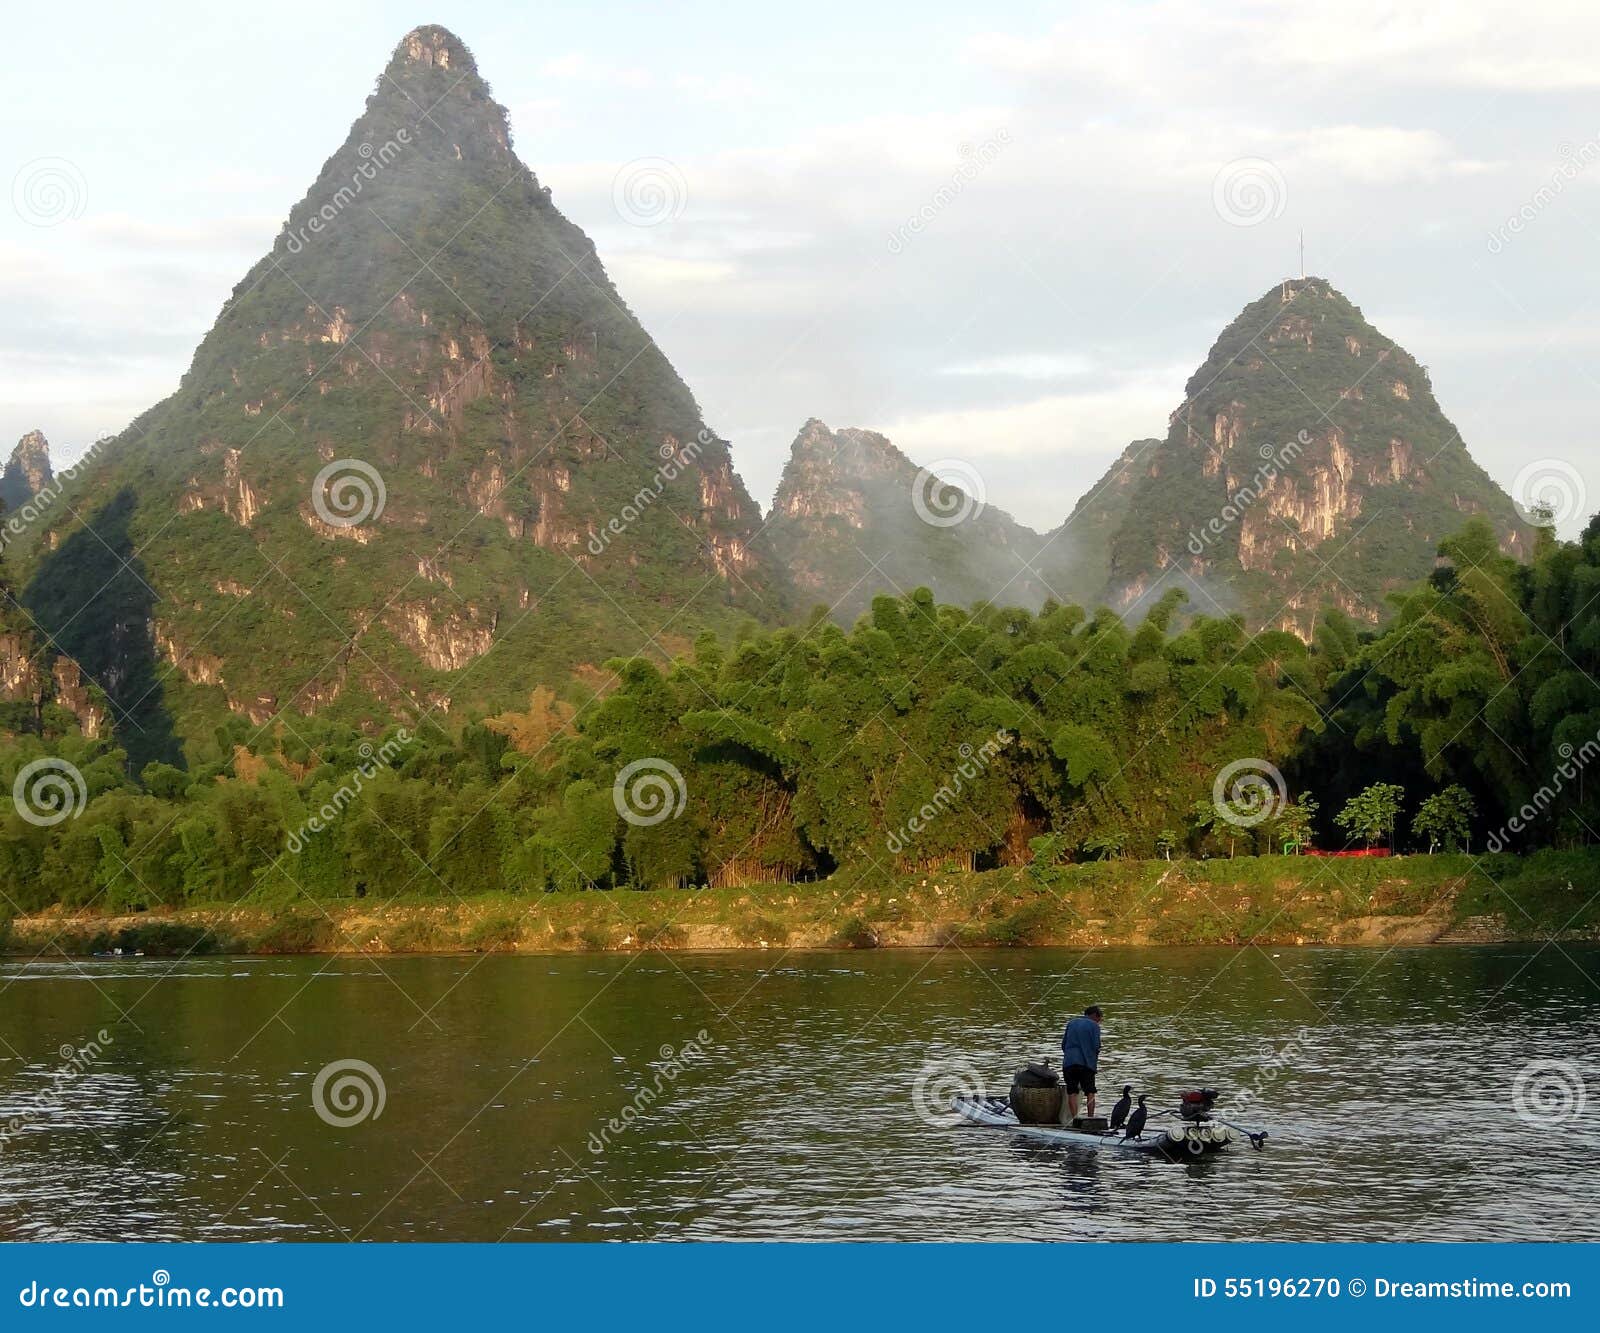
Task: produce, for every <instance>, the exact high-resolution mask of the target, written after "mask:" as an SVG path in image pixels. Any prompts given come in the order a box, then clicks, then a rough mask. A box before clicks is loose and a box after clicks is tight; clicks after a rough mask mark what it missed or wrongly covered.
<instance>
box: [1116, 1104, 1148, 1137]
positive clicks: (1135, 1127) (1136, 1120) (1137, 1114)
mask: <svg viewBox="0 0 1600 1333" xmlns="http://www.w3.org/2000/svg"><path fill="white" fill-rule="evenodd" d="M1149 1118H1150V1112H1149V1111H1147V1110H1146V1109H1145V1105H1144V1098H1143V1097H1141V1098H1139V1105H1138V1106H1136V1107H1135V1108H1134V1111H1133V1114H1132V1115H1131V1116H1129V1117H1128V1132H1127V1133H1126V1134H1124V1135H1123V1136H1122V1137H1123V1138H1125V1139H1136V1138H1139V1137H1140V1136H1141V1135H1142V1134H1143V1133H1144V1122H1145V1121H1146V1120H1148V1119H1149Z"/></svg>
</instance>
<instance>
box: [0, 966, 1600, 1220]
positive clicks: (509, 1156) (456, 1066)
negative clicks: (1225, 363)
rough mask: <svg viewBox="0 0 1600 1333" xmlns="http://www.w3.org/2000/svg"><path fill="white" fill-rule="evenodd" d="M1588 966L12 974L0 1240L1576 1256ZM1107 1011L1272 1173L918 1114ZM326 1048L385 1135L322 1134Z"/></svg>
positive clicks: (1584, 1172) (1594, 1132)
mask: <svg viewBox="0 0 1600 1333" xmlns="http://www.w3.org/2000/svg"><path fill="white" fill-rule="evenodd" d="M1597 976H1600V950H1596V949H1595V948H1593V947H1576V946H1570V945H1567V946H1561V947H1556V946H1547V947H1545V948H1544V949H1543V950H1541V949H1540V948H1539V947H1538V946H1534V945H1528V946H1507V947H1503V948H1460V949H1452V948H1435V949H1427V950H1399V951H1394V952H1390V953H1380V952H1377V951H1369V950H1338V949H1302V950H1282V951H1278V952H1273V951H1270V950H1268V951H1261V950H1220V949H1218V950H1212V949H1193V950H1156V949H1151V950H1104V951H1097V952H1094V953H1090V954H1087V955H1085V954H1083V953H1081V952H1076V951H1066V950H1018V951H1014V952H986V953H982V954H972V955H966V954H963V953H961V952H960V951H957V950H951V951H947V952H944V953H940V954H933V953H920V952H897V953H881V954H878V953H864V952H854V953H839V954H817V953H808V954H791V955H788V956H786V957H779V956H777V955H776V954H717V955H673V956H670V957H669V956H666V955H663V954H658V953H656V954H645V955H640V956H633V957H617V956H564V957H549V958H545V957H510V956H476V957H442V958H409V957H386V958H383V959H381V960H369V959H363V958H335V959H327V958H288V959H285V958H270V959H263V958H253V959H220V960H219V959H206V960H184V961H181V962H176V963H174V962H173V961H171V960H160V959H147V960H137V961H133V960H130V961H106V962H82V963H74V964H68V963H53V964H43V963H39V964H28V965H23V964H14V965H10V966H6V967H3V968H0V1236H4V1237H7V1238H11V1239H82V1240H112V1239H138V1240H158V1239H190V1240H193V1239H201V1240H204V1239H216V1240H249V1239H267V1238H275V1239H290V1240H295V1239H298V1240H338V1239H342V1238H361V1239H372V1240H407V1239H416V1240H501V1239H505V1240H603V1239H756V1238H775V1239H785V1240H793V1239H807V1238H814V1239H827V1240H834V1239H906V1240H910V1239H958V1238H960V1239H987V1240H1074V1239H1134V1240H1166V1239H1179V1238H1185V1237H1196V1238H1215V1239H1278V1240H1293V1239H1305V1240H1312V1239H1317V1240H1323V1239H1326V1240H1360V1239H1366V1238H1384V1239H1419V1240H1420V1239H1465V1240H1479V1239H1530V1240H1540V1239H1587V1240H1595V1239H1600V1206H1597V1205H1600V1179H1597V1175H1596V1170H1595V1167H1596V1156H1597V1154H1600V1127H1597V1122H1596V1112H1600V1084H1597V1083H1596V1079H1597V1077H1600V1070H1597V1063H1596V1054H1597V1051H1600V983H1597V981H1596V980H1595V978H1596V977H1597ZM1091 1000H1095V1001H1099V1002H1100V1003H1101V1004H1103V1005H1104V1006H1105V1007H1106V1016H1107V1022H1106V1028H1105V1041H1106V1049H1105V1052H1104V1055H1103V1057H1102V1074H1101V1077H1102V1082H1103V1084H1104V1085H1107V1086H1110V1085H1112V1084H1120V1083H1122V1082H1123V1081H1131V1082H1134V1083H1136V1084H1138V1085H1139V1086H1140V1087H1141V1088H1145V1089H1148V1090H1149V1091H1150V1092H1151V1094H1152V1105H1157V1106H1159V1105H1162V1104H1163V1103H1164V1101H1166V1100H1168V1099H1170V1098H1171V1096H1172V1094H1174V1093H1175V1092H1176V1091H1178V1090H1179V1089H1180V1088H1181V1087H1183V1086H1187V1085H1190V1084H1194V1083H1197V1082H1199V1081H1201V1080H1204V1081H1205V1082H1207V1083H1209V1084H1212V1085H1214V1086H1218V1087H1220V1088H1223V1089H1224V1090H1226V1091H1225V1099H1224V1100H1225V1102H1231V1103H1232V1104H1233V1106H1234V1108H1235V1110H1236V1113H1237V1114H1238V1115H1239V1118H1240V1119H1241V1120H1244V1121H1247V1122H1251V1123H1257V1124H1263V1125H1265V1126H1267V1127H1268V1128H1269V1129H1270V1131H1271V1135H1272V1137H1271V1141H1270V1144H1269V1146H1268V1148H1267V1150H1266V1151H1265V1152H1261V1153H1256V1152H1252V1151H1250V1150H1248V1148H1245V1149H1242V1150H1241V1149H1240V1148H1238V1147H1235V1148H1232V1149H1230V1150H1229V1151H1228V1152H1227V1153H1225V1154H1223V1155H1222V1156H1221V1157H1220V1158H1218V1159H1214V1160H1207V1161H1206V1162H1204V1163H1201V1164H1196V1165H1188V1164H1169V1163H1165V1162H1152V1161H1136V1160H1118V1159H1114V1158H1111V1157H1102V1156H1100V1155H1098V1154H1094V1153H1087V1152H1083V1151H1081V1150H1075V1149H1065V1148H1057V1147H1052V1146H1045V1145H1039V1144H1029V1143H1025V1142H1021V1141H1018V1140H1015V1139H1013V1138H1012V1137H1010V1136H1008V1135H1006V1134H1004V1133H1002V1132H1000V1131H994V1130H983V1129H978V1128H974V1127H949V1126H948V1125H946V1124H945V1122H944V1118H943V1117H941V1116H938V1115H937V1114H933V1113H930V1112H927V1111H926V1110H925V1109H924V1108H925V1104H926V1103H927V1102H928V1101H929V1100H931V1099H933V1098H935V1097H936V1096H937V1095H938V1094H939V1093H942V1092H943V1091H945V1090H946V1089H947V1087H948V1086H950V1085H951V1084H952V1082H953V1083H958V1084H962V1083H964V1084H970V1083H971V1082H973V1081H974V1080H982V1081H984V1082H986V1083H987V1085H988V1090H989V1091H995V1092H1003V1091H1004V1090H1005V1086H1006V1085H1007V1084H1008V1083H1009V1073H1010V1070H1011V1069H1012V1068H1013V1067H1014V1066H1015V1065H1016V1063H1017V1062H1018V1061H1019V1060H1020V1059H1021V1058H1022V1057H1025V1056H1028V1055H1037V1054H1045V1053H1048V1052H1050V1051H1051V1050H1052V1049H1053V1048H1054V1047H1055V1046H1056V1042H1057V1040H1058V1034H1059V1030H1060V1026H1061V1023H1062V1021H1063V1019H1064V1017H1065V1016H1066V1015H1067V1014H1068V1013H1069V1012H1073V1011H1075V1010H1077V1009H1081V1008H1082V1006H1083V1005H1084V1004H1085V1003H1087V1002H1089V1001H1091ZM102 1029H103V1030H104V1033H105V1036H106V1037H108V1038H109V1039H110V1040H109V1041H102V1040H101V1038H100V1037H99V1035H98V1034H99V1033H100V1032H101V1031H102ZM702 1031H703V1032H704V1034H705V1036H704V1037H703V1038H697V1034H699V1033H700V1032H702ZM91 1042H98V1043H99V1044H100V1045H101V1047H102V1049H101V1050H100V1052H99V1053H98V1054H97V1053H96V1052H95V1051H94V1050H93V1048H92V1047H91V1046H89V1045H88V1043H91ZM690 1043H696V1044H700V1045H703V1046H704V1052H703V1053H701V1054H697V1053H696V1052H695V1051H694V1050H693V1049H692V1047H690V1048H689V1049H687V1053H684V1052H685V1051H686V1047H689V1044H690ZM664 1048H670V1049H669V1050H666V1051H665V1053H664ZM63 1050H65V1051H66V1052H67V1054H68V1055H70V1056H71V1059H70V1060H69V1059H66V1058H64V1057H63ZM80 1053H82V1054H80ZM1057 1054H1059V1052H1057ZM339 1060H360V1061H364V1062H366V1063H367V1064H368V1065H370V1066H371V1067H372V1068H373V1069H374V1070H376V1071H377V1074H378V1077H379V1078H381V1080H382V1084H383V1096H384V1102H383V1106H382V1110H381V1113H380V1114H378V1115H376V1116H369V1118H367V1119H365V1120H362V1121H360V1122H359V1123H355V1124H350V1125H344V1126H335V1125H330V1124H328V1123H325V1121H324V1120H323V1119H322V1118H321V1117H319V1115H318V1113H317V1109H316V1107H315V1105H314V1099H313V1084H314V1081H315V1079H316V1076H317V1074H318V1072H319V1071H320V1070H322V1069H324V1068H325V1067H326V1066H327V1065H328V1064H330V1063H331V1062H334V1061H339ZM1523 1071H1527V1074H1526V1076H1525V1077H1524V1081H1523V1084H1522V1089H1521V1090H1522V1093H1523V1095H1522V1096H1521V1097H1520V1098H1519V1097H1517V1096H1515V1095H1514V1093H1515V1091H1516V1084H1517V1080H1518V1076H1519V1074H1521V1073H1523ZM356 1077H358V1078H362V1077H365V1076H364V1075H362V1074H360V1072H359V1071H357V1074H356ZM1585 1077H1587V1080H1588V1083H1589V1085H1590V1086H1589V1090H1588V1092H1587V1095H1585V1092H1584V1090H1583V1088H1582V1087H1581V1086H1580V1082H1579V1081H1580V1080H1582V1079H1584V1078H1585ZM1244 1090H1249V1091H1250V1092H1251V1093H1252V1094H1253V1097H1254V1100H1253V1103H1252V1104H1250V1105H1249V1106H1248V1109H1247V1110H1243V1111H1240V1110H1238V1107H1239V1103H1240V1100H1241V1092H1242V1091H1244ZM347 1091H349V1092H353V1091H354V1089H353V1088H351V1089H347ZM1563 1099H1564V1100H1563ZM1108 1100H1109V1099H1108ZM1580 1101H1582V1102H1584V1103H1585V1104H1586V1109H1580V1105H1579V1104H1580ZM1519 1103H1520V1104H1521V1105H1522V1108H1523V1110H1524V1115H1522V1116H1519V1115H1518V1113H1517V1110H1518V1104H1519ZM347 1104H348V1106H349V1107H350V1109H351V1112H352V1114H359V1112H360V1110H361V1106H360V1104H359V1103H358V1102H356V1101H351V1102H349V1103H347ZM625 1108H626V1109H625ZM331 1109H333V1110H334V1111H335V1112H336V1111H337V1106H336V1107H334V1108H331ZM612 1120H616V1121H617V1123H618V1125H619V1129H618V1131H617V1132H614V1133H613V1132H609V1131H606V1132H605V1133H604V1134H603V1135H600V1136H597V1135H598V1134H599V1132H600V1131H604V1130H605V1126H606V1124H607V1122H608V1121H612ZM595 1149H599V1151H595Z"/></svg>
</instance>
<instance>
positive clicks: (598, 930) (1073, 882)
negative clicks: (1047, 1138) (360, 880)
mask: <svg viewBox="0 0 1600 1333" xmlns="http://www.w3.org/2000/svg"><path fill="white" fill-rule="evenodd" d="M1585 886H1587V887H1585ZM1596 887H1600V850H1593V849H1591V850H1586V851H1578V852H1544V853H1539V854H1537V855H1535V856H1533V857H1529V858H1521V857H1513V856H1493V857H1482V858H1473V857H1468V856H1455V855H1452V856H1445V855H1440V856H1409V857H1394V858H1388V859H1374V860H1329V859H1314V858H1308V857H1283V856H1270V857H1239V858H1237V859H1233V860H1223V859H1217V860H1209V861H1170V862H1169V861H1107V862H1094V863H1088V864H1079V865H1069V866H1060V867H1056V868H1054V869H1051V870H1047V871H1042V872H1041V871H1038V870H1034V869H1022V868H1014V869H1005V870H992V871H984V872H978V873H959V872H956V873H940V874H936V873H928V874H921V875H912V876H901V877H898V878H893V879H867V878H863V877H857V876H845V875H837V876H834V877H833V878H832V879H828V880H822V881H818V882H816V883H809V884H780V885H761V886H753V887H749V888H729V889H685V890H677V891H662V890H649V891H625V890H622V891H615V892H609V893H600V892H591V893H547V894H540V895H538V896H537V897H532V898H519V897H514V896H511V895H484V896H481V897H471V898H463V899H447V900H443V901H441V900H440V899H438V898H436V897H434V898H411V899H404V898H402V899H375V898H371V897H368V898H364V899H360V900H356V899H335V900H330V901H323V902H309V901H307V902H302V903H300V904H297V905H292V906H289V907H266V906H256V905H251V904H249V903H248V902H246V903H241V904H233V905H221V904H219V905H215V906H191V907H184V908H177V909H170V910H161V911H150V912H141V913H138V914H134V915H126V916H109V915H94V914H88V913H83V912H81V911H76V912H75V911H74V910H72V909H70V908H57V909H53V910H51V911H49V912H45V913H41V914H38V915H36V916H29V917H23V918H19V919H17V920H15V921H14V922H12V923H11V925H10V929H9V932H8V933H7V934H6V937H5V939H4V943H3V947H4V951H5V952H6V953H8V954H11V955H22V956H25V957H39V956H44V957H50V956H60V955H67V956H81V955H92V954H95V953H101V952H105V951H108V950H111V949H118V948H120V949H123V950H140V951H143V952H144V953H146V954H148V955H151V956H157V955H162V956H175V955H181V954H185V953H268V954H281V953H353V952H359V953H456V952H477V953H483V952H527V953H541V952H575V951H592V952H603V951H629V950H640V949H647V948H659V949H681V950H713V949H783V948H797V949H821V948H830V949H837V948H868V949H870V948H889V949H892V948H929V947H939V946H944V945H951V944H956V945H960V946H961V947H962V948H995V947H1017V946H1039V945H1058V946H1069V947H1073V948H1095V947H1100V946H1111V945H1176V944H1234V945H1241V944H1250V943H1255V944H1263V945H1265V944H1271V945H1280V946H1282V945H1305V944H1354V945H1375V946H1391V945H1419V944H1433V943H1440V942H1445V943H1488V942H1496V941H1502V940H1514V939H1547V938H1549V937H1550V936H1551V935H1552V934H1557V935H1559V936H1561V937H1566V938H1595V937H1597V936H1600V908H1597V906H1596V905H1595V904H1594V903H1592V902H1590V901H1589V900H1590V898H1591V896H1592V895H1593V894H1594V892H1595V889H1596Z"/></svg>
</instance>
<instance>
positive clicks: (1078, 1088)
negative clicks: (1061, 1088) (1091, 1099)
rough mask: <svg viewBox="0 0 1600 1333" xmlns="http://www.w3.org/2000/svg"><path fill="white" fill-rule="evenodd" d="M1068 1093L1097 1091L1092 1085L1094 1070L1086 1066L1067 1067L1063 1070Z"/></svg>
mask: <svg viewBox="0 0 1600 1333" xmlns="http://www.w3.org/2000/svg"><path fill="white" fill-rule="evenodd" d="M1065 1077H1066V1081H1067V1091H1068V1092H1088V1093H1094V1092H1097V1091H1099V1089H1097V1088H1096V1087H1095V1085H1094V1070H1092V1069H1090V1068H1089V1066H1088V1065H1068V1066H1067V1068H1066V1070H1065Z"/></svg>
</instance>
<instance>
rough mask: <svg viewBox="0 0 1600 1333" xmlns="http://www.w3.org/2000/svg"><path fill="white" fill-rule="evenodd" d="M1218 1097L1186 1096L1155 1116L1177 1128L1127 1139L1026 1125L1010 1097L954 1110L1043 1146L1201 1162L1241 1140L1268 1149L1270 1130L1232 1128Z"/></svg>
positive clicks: (1149, 1129)
mask: <svg viewBox="0 0 1600 1333" xmlns="http://www.w3.org/2000/svg"><path fill="white" fill-rule="evenodd" d="M1216 1099H1217V1093H1216V1091H1215V1089H1212V1088H1202V1089H1199V1090H1198V1091H1195V1092H1186V1093H1184V1094H1183V1096H1182V1099H1181V1100H1180V1101H1179V1103H1178V1106H1177V1107H1176V1108H1175V1109H1173V1110H1168V1111H1156V1112H1153V1113H1152V1114H1151V1117H1150V1119H1151V1121H1152V1122H1153V1121H1155V1120H1156V1119H1157V1117H1163V1118H1164V1117H1169V1116H1170V1117H1174V1120H1173V1123H1171V1124H1166V1125H1158V1124H1155V1123H1150V1124H1147V1125H1146V1127H1145V1130H1144V1133H1142V1134H1141V1135H1139V1136H1138V1137H1137V1138H1131V1139H1130V1138H1128V1137H1127V1135H1126V1134H1125V1133H1124V1132H1123V1131H1122V1130H1120V1129H1107V1128H1105V1127H1104V1125H1105V1122H1104V1121H1103V1120H1101V1119H1099V1118H1098V1117H1096V1119H1094V1120H1092V1121H1091V1120H1087V1119H1080V1120H1079V1121H1078V1122H1077V1123H1076V1124H1075V1125H1072V1126H1069V1125H1050V1124H1028V1123H1026V1122H1025V1121H1022V1120H1019V1119H1018V1118H1017V1113H1016V1112H1015V1111H1014V1110H1013V1109H1012V1107H1011V1101H1010V1099H1009V1098H1006V1097H966V1096H960V1097H956V1098H954V1099H953V1101H952V1103H951V1106H952V1109H953V1110H955V1111H956V1112H957V1113H958V1114H959V1115H960V1116H961V1117H962V1119H963V1120H966V1121H969V1122H970V1123H972V1124H974V1125H982V1126H984V1127H985V1128H989V1129H1005V1130H1009V1131H1011V1132H1012V1133H1013V1134H1019V1135H1021V1136H1022V1137H1024V1138H1028V1139H1036V1140H1038V1141H1040V1142H1042V1143H1059V1144H1065V1145H1068V1146H1070V1147H1076V1148H1092V1149H1094V1150H1096V1151H1099V1152H1112V1153H1136V1154H1143V1155H1146V1156H1154V1157H1160V1158H1163V1159H1164V1160H1166V1161H1174V1162H1176V1161H1200V1160H1203V1159H1206V1158H1209V1157H1212V1156H1214V1155H1216V1154H1217V1153H1220V1152H1222V1151H1223V1149H1225V1148H1226V1147H1227V1146H1228V1145H1229V1144H1231V1143H1237V1142H1239V1141H1240V1140H1241V1139H1242V1140H1245V1141H1246V1142H1248V1143H1249V1144H1250V1146H1251V1147H1252V1148H1256V1149H1261V1148H1264V1147H1265V1146H1266V1142H1267V1132H1266V1130H1256V1131H1252V1130H1247V1129H1242V1128H1240V1127H1239V1126H1238V1125H1234V1124H1230V1123H1229V1122H1228V1121H1227V1120H1225V1119H1223V1118H1222V1117H1221V1116H1219V1115H1218V1114H1217V1113H1216V1110H1215V1106H1216Z"/></svg>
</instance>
